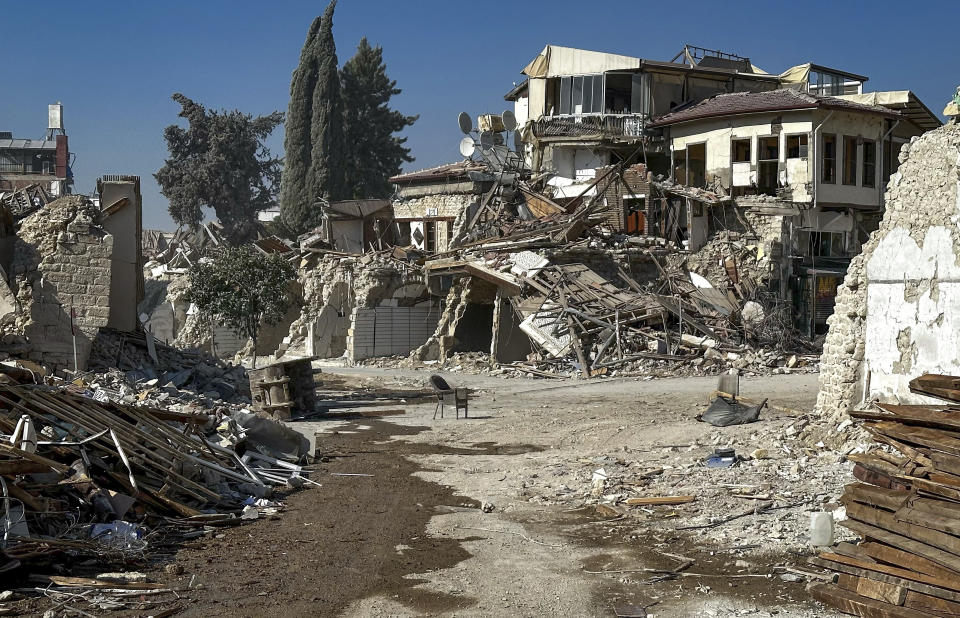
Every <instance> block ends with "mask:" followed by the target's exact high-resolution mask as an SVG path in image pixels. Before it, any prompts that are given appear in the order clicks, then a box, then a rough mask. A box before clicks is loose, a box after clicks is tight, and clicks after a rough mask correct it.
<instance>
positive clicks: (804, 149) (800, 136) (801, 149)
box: [784, 133, 810, 159]
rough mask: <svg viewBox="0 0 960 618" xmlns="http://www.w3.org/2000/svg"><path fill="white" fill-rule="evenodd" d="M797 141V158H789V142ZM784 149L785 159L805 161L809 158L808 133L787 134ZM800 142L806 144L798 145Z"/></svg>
mask: <svg viewBox="0 0 960 618" xmlns="http://www.w3.org/2000/svg"><path fill="white" fill-rule="evenodd" d="M791 139H796V140H797V156H795V157H791V156H790V140H791ZM784 141H785V145H786V147H785V148H784V158H785V159H806V158H808V157H809V156H810V134H809V133H787V135H786V140H784ZM801 141H803V142H806V143H800V142H801Z"/></svg>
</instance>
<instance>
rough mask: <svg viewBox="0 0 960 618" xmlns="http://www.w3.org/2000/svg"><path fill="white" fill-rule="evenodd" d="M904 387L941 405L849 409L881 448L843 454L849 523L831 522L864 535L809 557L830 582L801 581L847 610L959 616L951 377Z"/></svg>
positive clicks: (959, 393)
mask: <svg viewBox="0 0 960 618" xmlns="http://www.w3.org/2000/svg"><path fill="white" fill-rule="evenodd" d="M910 389H911V390H912V391H913V392H914V393H918V394H922V395H926V396H930V397H936V398H940V399H944V400H946V401H948V402H950V403H947V404H941V405H895V404H884V403H877V404H875V405H876V408H877V409H875V410H867V411H859V412H851V413H850V415H851V416H852V417H853V418H857V419H862V420H864V421H865V422H864V423H863V425H862V426H863V428H864V429H865V430H866V431H868V432H869V433H870V434H872V435H873V437H874V439H875V440H876V441H877V442H878V443H880V444H882V445H884V449H883V450H875V451H873V452H870V453H867V454H859V455H849V459H850V460H852V461H854V462H856V466H855V468H854V470H853V475H854V476H855V477H856V478H857V480H858V481H859V482H857V483H852V484H850V485H847V487H846V492H845V493H844V494H843V497H842V498H841V501H842V502H843V504H844V505H845V507H846V516H847V517H848V519H847V520H845V521H842V522H841V523H840V525H841V526H843V527H845V528H847V529H849V530H851V531H853V532H854V533H856V534H859V535H860V536H861V537H862V538H863V540H861V541H860V542H859V543H857V544H853V543H840V544H838V545H836V546H834V547H832V548H831V549H830V550H828V551H826V552H824V553H821V554H820V556H819V557H817V558H813V559H811V562H812V563H813V564H815V565H817V566H820V567H823V568H825V569H828V570H829V571H831V572H833V573H835V574H836V578H835V581H834V582H833V583H820V584H815V585H813V586H811V587H810V592H811V593H812V594H813V596H814V597H816V598H817V599H819V600H820V601H823V602H824V603H826V604H828V605H832V606H833V607H836V608H838V609H840V610H841V611H844V612H846V613H850V614H855V615H858V616H955V615H957V614H958V613H960V583H958V582H960V538H958V536H957V535H960V504H958V503H960V405H958V404H960V377H953V376H941V375H931V374H926V375H923V376H921V377H919V378H916V379H914V380H912V381H911V382H910ZM890 449H892V450H890Z"/></svg>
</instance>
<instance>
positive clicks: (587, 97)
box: [560, 75, 604, 115]
mask: <svg viewBox="0 0 960 618" xmlns="http://www.w3.org/2000/svg"><path fill="white" fill-rule="evenodd" d="M603 104H604V101H603V75H578V76H576V77H562V78H560V114H563V115H569V114H573V115H579V114H599V113H602V112H603Z"/></svg>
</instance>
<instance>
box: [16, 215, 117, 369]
mask: <svg viewBox="0 0 960 618" xmlns="http://www.w3.org/2000/svg"><path fill="white" fill-rule="evenodd" d="M99 215H100V213H99V211H98V210H97V208H96V207H94V206H93V204H91V203H90V202H89V201H88V200H87V199H86V198H84V197H82V196H67V197H63V198H61V199H58V200H55V201H53V202H51V203H49V204H47V205H46V206H45V207H43V208H42V209H41V210H39V211H37V212H35V213H33V214H32V215H30V216H29V217H27V218H26V219H24V220H23V221H22V222H21V224H20V232H19V236H18V238H17V244H16V248H15V256H14V261H13V268H12V276H13V278H14V287H15V288H16V295H17V300H18V302H19V303H20V306H21V311H20V312H19V313H18V314H17V317H16V322H15V324H14V329H15V332H17V334H19V335H22V336H23V337H25V338H26V339H27V341H28V342H29V346H30V351H29V352H28V353H27V356H28V358H30V359H31V360H34V361H36V362H38V363H42V364H44V365H46V366H48V367H50V368H52V369H59V368H70V369H72V368H73V366H74V349H73V337H72V335H71V318H70V311H71V308H72V309H73V310H74V313H75V318H74V320H73V322H74V324H75V326H76V331H77V337H76V339H77V342H76V345H77V360H78V365H79V368H80V369H81V370H82V369H84V368H85V367H86V363H87V357H88V356H89V354H90V347H91V345H92V342H93V340H94V339H95V338H96V336H97V332H98V331H99V329H100V328H101V327H103V326H106V325H107V323H108V321H109V319H110V273H111V256H112V253H113V236H111V235H110V234H108V233H107V232H106V231H105V230H104V229H103V228H102V227H101V226H100V225H99V224H98V218H99ZM134 293H135V291H134V290H131V294H134ZM131 301H132V298H131Z"/></svg>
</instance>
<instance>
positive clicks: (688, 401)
mask: <svg viewBox="0 0 960 618" xmlns="http://www.w3.org/2000/svg"><path fill="white" fill-rule="evenodd" d="M324 370H325V371H326V372H327V373H331V372H335V373H337V374H339V375H340V376H342V377H343V379H345V380H346V382H347V384H351V385H357V384H364V385H367V386H377V387H380V388H383V389H386V390H409V389H411V388H413V387H416V386H418V385H420V384H422V383H423V382H424V381H425V379H426V378H427V376H428V375H429V374H428V373H427V372H424V371H403V370H384V369H376V368H325V369H324ZM331 377H332V376H331ZM448 379H449V380H450V381H451V382H453V383H455V384H457V385H460V384H465V385H467V386H470V387H472V388H474V389H477V392H476V393H475V394H474V398H473V400H472V402H471V418H469V419H466V420H465V419H463V418H461V419H459V420H457V419H454V418H452V417H451V416H450V414H449V412H448V414H447V417H446V418H444V419H442V420H441V419H437V420H436V421H434V420H432V419H431V416H432V414H433V411H434V404H433V403H431V402H424V401H423V400H409V401H406V402H402V403H400V404H399V405H398V404H391V405H386V406H384V407H386V408H397V407H401V406H402V407H403V409H404V410H405V414H403V415H394V416H385V417H383V418H380V419H376V418H360V419H356V420H349V421H344V420H343V419H340V420H336V421H318V422H309V423H306V422H305V423H299V424H298V426H299V427H300V428H301V429H302V430H304V431H307V432H310V433H313V432H314V431H319V432H321V433H320V434H319V436H318V440H319V448H320V451H321V452H323V453H325V454H326V455H327V461H325V462H321V463H319V464H318V465H317V466H316V472H315V473H314V475H313V478H314V479H316V480H317V481H318V482H320V483H321V484H322V485H323V486H322V487H319V488H317V487H314V488H311V489H308V490H305V491H301V492H298V493H296V494H293V495H292V496H290V497H289V499H288V500H287V508H286V509H285V511H284V512H283V513H282V514H281V515H280V516H279V518H277V519H272V520H265V521H257V522H254V523H253V524H250V525H245V526H241V527H237V528H231V529H227V530H224V531H222V532H220V534H222V537H221V538H207V539H203V540H198V541H195V542H193V544H192V545H190V546H188V547H187V548H185V549H183V550H181V551H180V552H179V553H178V554H177V556H176V558H175V561H176V564H178V565H180V566H181V567H182V568H183V573H182V574H181V575H179V576H174V575H169V574H167V573H166V572H165V571H163V570H162V567H158V568H157V569H156V571H155V573H154V576H156V577H157V578H158V579H161V580H163V581H168V582H170V583H172V584H178V585H180V586H188V585H191V586H192V587H191V588H190V589H189V590H188V591H187V592H184V593H181V595H182V596H183V599H182V600H181V601H179V602H178V603H177V604H176V608H177V609H178V610H179V611H180V614H179V615H184V616H228V615H229V616H265V615H273V614H279V613H281V612H282V613H285V614H286V615H290V616H294V615H296V616H301V615H302V616H335V615H342V616H421V615H456V616H506V615H511V616H614V615H616V614H615V612H616V611H619V612H620V613H621V614H623V615H644V614H643V610H642V608H646V612H647V615H649V616H656V617H658V618H663V617H681V616H691V615H704V616H740V615H751V616H770V615H778V616H830V615H833V614H832V613H831V612H830V611H828V610H825V609H824V608H823V607H822V606H818V605H817V604H815V603H814V602H812V601H810V600H809V599H808V598H807V595H806V594H805V592H804V584H805V582H804V581H803V579H802V577H797V576H796V575H794V574H792V573H789V572H786V571H785V570H784V569H783V568H782V567H797V568H800V569H803V570H808V569H807V568H806V567H805V565H804V562H805V557H806V555H808V554H809V552H810V550H809V548H807V547H806V539H805V537H806V534H807V528H806V526H807V521H808V518H809V515H808V511H811V510H816V509H820V508H824V505H828V507H827V508H829V504H830V502H831V500H832V499H833V498H834V497H835V496H836V495H837V494H838V493H839V492H840V491H841V490H842V485H843V482H845V481H846V480H847V478H849V477H848V476H847V475H848V468H847V465H848V464H841V463H837V459H836V457H835V456H834V455H831V454H830V453H828V452H826V451H824V452H821V453H817V452H814V451H811V450H809V449H806V450H804V449H802V448H799V447H798V445H796V444H794V443H792V442H791V441H790V440H789V436H790V435H792V434H793V433H794V430H793V429H792V427H795V426H796V425H797V416H796V414H795V413H793V412H789V411H773V412H769V411H768V412H765V413H764V414H763V415H762V417H761V419H762V420H761V421H760V422H758V423H754V424H751V425H745V426H739V427H729V428H723V429H717V428H714V427H711V426H709V425H707V424H705V423H699V422H697V421H696V420H695V418H694V417H695V415H696V414H697V413H698V412H700V411H702V410H703V408H704V403H705V400H706V396H707V395H708V394H709V393H710V392H711V391H712V390H713V389H714V388H715V387H716V380H715V378H683V379H662V380H652V381H643V380H637V379H623V380H606V381H598V382H587V383H578V382H558V381H547V380H536V379H509V380H505V379H502V378H498V377H491V376H467V375H459V374H452V375H449V376H448ZM816 380H817V376H816V375H809V374H808V375H785V376H772V377H765V378H756V379H750V380H744V381H743V383H742V387H741V393H742V395H743V396H744V397H754V398H757V399H762V398H764V397H769V398H770V400H771V402H772V403H775V404H777V405H779V406H783V407H786V408H793V409H797V410H807V409H809V408H810V407H812V404H813V403H814V401H815V398H816ZM331 382H336V380H331ZM715 445H721V446H725V445H732V446H733V447H734V448H736V449H737V451H738V453H742V454H744V455H747V454H749V453H750V452H752V451H754V450H755V449H757V448H764V449H767V450H768V456H769V458H768V459H761V460H758V461H748V462H743V463H741V464H740V465H738V466H736V467H733V468H722V469H707V468H705V467H703V465H702V463H700V462H701V460H702V458H703V457H704V456H705V455H707V454H709V453H711V452H712V451H713V449H714V447H715ZM601 469H602V470H603V471H604V473H605V474H606V475H607V477H608V478H607V480H606V481H601V482H600V484H599V487H597V489H596V491H594V484H593V481H592V478H593V476H594V471H596V470H601ZM331 473H348V474H358V473H359V474H372V475H373V476H336V475H334V474H331ZM680 494H688V495H694V496H696V497H697V499H696V501H694V502H691V503H689V504H685V505H681V506H675V507H666V506H654V507H644V508H639V507H627V506H625V505H624V499H625V498H628V497H639V496H656V495H680ZM734 494H737V495H739V496H747V497H735V496H734ZM749 496H753V497H749ZM755 498H769V499H770V500H772V501H773V502H774V504H775V505H776V506H778V507H779V506H783V505H793V506H791V508H784V509H778V510H773V511H769V512H768V513H766V514H750V515H747V516H744V517H741V518H738V519H735V520H732V521H730V522H727V523H723V524H719V525H716V526H715V527H712V528H701V529H692V530H680V529H678V528H679V527H682V526H684V525H704V524H710V523H711V522H712V521H715V520H716V519H717V518H720V517H725V516H728V515H732V514H737V513H742V512H744V509H750V508H752V505H755V504H757V503H758V502H760V500H758V499H755ZM484 503H488V505H487V506H488V508H487V510H489V509H490V508H491V507H492V511H491V512H484V509H481V508H479V507H480V506H481V505H482V504H484ZM598 505H603V506H598ZM678 567H679V568H681V569H682V570H680V571H679V574H678V575H674V574H670V573H665V572H667V571H671V570H674V569H677V568H678ZM645 569H646V570H645ZM790 580H799V581H790ZM191 582H192V584H191Z"/></svg>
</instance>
